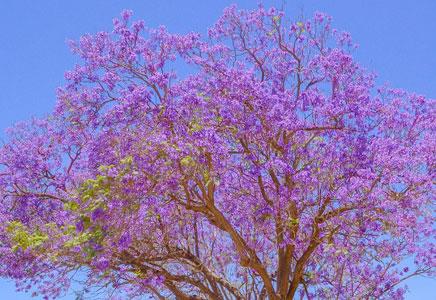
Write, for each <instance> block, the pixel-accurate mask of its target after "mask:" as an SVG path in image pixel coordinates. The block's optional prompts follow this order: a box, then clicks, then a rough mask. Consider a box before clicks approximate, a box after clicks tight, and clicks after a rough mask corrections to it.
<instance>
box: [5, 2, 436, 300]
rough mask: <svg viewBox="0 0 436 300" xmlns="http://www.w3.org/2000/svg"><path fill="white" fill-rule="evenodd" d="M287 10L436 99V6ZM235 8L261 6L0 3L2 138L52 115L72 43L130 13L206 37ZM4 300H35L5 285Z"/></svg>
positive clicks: (426, 287)
mask: <svg viewBox="0 0 436 300" xmlns="http://www.w3.org/2000/svg"><path fill="white" fill-rule="evenodd" d="M282 2H285V3H286V4H285V7H286V11H287V12H288V13H290V14H291V15H301V13H303V14H304V15H306V16H310V15H311V14H312V13H313V12H314V11H315V10H319V11H323V12H326V13H328V14H330V15H331V16H333V20H334V25H335V27H336V28H339V29H343V30H347V31H349V32H351V34H352V36H353V39H354V41H356V42H357V43H359V44H360V48H359V50H358V51H357V53H356V57H357V59H358V60H359V61H360V63H361V64H362V65H364V66H366V67H367V68H368V69H370V70H374V71H376V73H377V74H378V75H379V78H378V81H379V83H384V82H388V83H390V84H391V85H392V86H394V87H401V88H405V89H407V90H409V91H415V92H417V93H421V94H424V95H426V96H428V97H433V98H435V97H436V50H435V49H436V0H419V1H416V0H400V1H399V0H383V1H381V0H352V1H350V0H287V1H281V0H277V1H263V3H264V4H265V5H266V6H271V5H276V6H278V7H279V6H281V4H282ZM231 3H237V4H238V5H239V6H240V7H244V8H252V7H255V6H256V4H257V1H256V0H252V1H248V0H246V1H227V0H220V1H218V0H213V1H212V0H210V1H193V0H179V1H177V0H173V1H170V0H154V1H146V0H142V1H141V0H136V1H134V0H123V1H121V0H117V1H116V0H75V1H59V0H40V1H35V0H0V14H1V17H0V28H1V30H0V91H1V92H0V138H3V137H4V133H3V131H4V129H5V128H7V127H9V126H11V125H12V124H13V123H14V122H16V121H19V120H23V119H29V118H30V117H31V116H43V115H44V114H47V113H49V112H50V111H51V110H52V108H53V106H54V103H55V89H56V87H57V86H59V85H62V83H63V74H64V72H65V71H66V70H68V69H70V68H71V67H72V66H73V64H74V62H75V59H76V58H75V57H74V56H73V55H72V54H70V52H69V50H68V47H67V46H66V44H65V41H66V39H70V38H73V39H75V38H78V37H80V35H82V34H84V33H93V32H96V31H100V30H103V29H107V30H110V29H111V25H112V18H113V17H115V16H117V15H118V14H119V13H120V11H121V10H122V9H124V8H128V9H132V10H133V11H134V14H135V18H140V19H144V20H145V21H146V23H147V25H148V26H150V27H153V26H157V25H160V24H164V25H166V26H167V28H168V29H169V30H170V31H173V32H188V31H200V32H203V33H204V32H206V28H207V27H208V26H210V25H212V24H213V22H214V21H215V20H216V18H217V17H218V16H219V15H220V14H221V12H222V10H223V8H224V7H226V6H228V5H229V4H231ZM408 285H409V288H410V293H409V294H408V296H407V299H408V300H409V299H410V300H415V299H416V300H432V299H435V298H436V296H435V295H436V281H435V280H434V279H433V280H431V279H426V278H416V279H413V280H411V281H410V282H409V284H408ZM0 299H17V300H20V299H30V296H29V295H27V294H23V293H16V292H15V291H14V284H13V283H11V282H8V281H6V280H2V279H0ZM65 299H73V297H72V296H70V297H66V298H65Z"/></svg>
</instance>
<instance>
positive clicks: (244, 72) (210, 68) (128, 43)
mask: <svg viewBox="0 0 436 300" xmlns="http://www.w3.org/2000/svg"><path fill="white" fill-rule="evenodd" d="M130 17H131V13H130V12H128V11H126V12H124V13H123V14H122V16H121V18H119V19H115V20H114V29H113V32H110V33H108V32H99V33H97V34H95V35H85V36H83V37H82V38H81V39H80V40H79V41H77V42H73V43H72V49H73V52H74V53H76V54H77V55H78V56H80V58H81V61H82V63H81V64H80V65H77V66H76V67H75V68H74V69H73V70H71V71H70V72H67V73H66V79H67V84H66V85H65V86H64V87H63V88H60V89H59V90H58V102H57V105H56V108H55V110H54V112H53V113H52V114H51V115H49V116H48V117H47V118H45V119H33V120H31V121H29V122H23V123H20V124H17V125H16V126H15V127H13V128H12V129H10V130H9V138H8V141H7V142H6V143H5V145H3V146H2V147H1V148H0V199H1V207H0V262H1V263H0V275H1V276H4V277H9V278H13V279H14V280H16V281H17V283H18V285H19V288H20V289H23V290H35V292H36V293H41V294H42V295H44V296H46V297H47V298H56V297H58V296H59V295H62V293H63V292H64V291H65V290H66V289H68V288H69V287H70V284H71V283H72V280H73V279H72V276H73V274H74V273H76V272H77V274H79V275H78V278H77V279H78V280H82V281H84V284H85V285H86V286H87V289H89V290H90V291H91V290H93V288H94V289H95V288H96V287H102V288H103V290H104V291H105V292H108V293H109V294H108V295H107V298H109V295H112V296H111V297H116V295H118V296H119V297H128V298H135V297H144V296H151V297H154V298H156V299H173V298H177V299H271V300H273V299H293V298H299V297H303V298H307V299H402V298H403V297H404V293H405V292H406V290H405V288H404V284H403V281H404V279H407V278H409V277H411V276H414V275H420V274H427V275H434V266H435V263H436V259H435V255H436V249H435V245H434V236H435V233H436V232H435V230H434V202H433V199H434V198H433V197H434V195H433V192H434V187H433V182H432V180H433V177H434V166H435V158H434V153H435V146H436V140H435V135H434V132H435V124H436V123H435V116H436V112H435V105H434V104H435V101H434V100H432V99H427V98H425V97H423V96H420V95H416V94H410V93H407V92H404V91H402V90H396V89H390V88H388V87H382V88H379V89H376V88H374V75H373V74H372V73H369V72H367V71H365V70H364V69H363V68H361V67H360V66H359V65H358V64H357V63H356V62H355V61H354V60H353V57H352V55H351V51H352V50H353V49H354V44H353V43H352V41H351V39H350V36H349V35H348V34H347V33H341V32H339V31H336V30H334V29H332V28H331V25H330V18H329V17H328V16H325V15H324V14H321V13H317V14H315V16H314V18H313V19H311V20H301V21H298V22H291V21H289V20H288V19H287V18H286V16H285V15H284V13H283V12H282V11H279V10H276V9H269V10H267V9H264V8H263V7H259V8H258V9H256V10H254V11H244V10H242V11H240V10H238V9H237V8H236V7H234V6H232V7H229V8H228V9H226V10H225V11H224V14H223V16H222V17H221V18H220V19H219V20H218V22H217V23H216V24H215V25H214V26H213V27H212V28H210V29H209V31H208V37H207V38H204V37H202V36H201V35H200V34H198V33H189V34H184V35H180V34H171V33H169V32H167V31H166V30H165V28H163V27H161V28H158V29H152V30H149V29H145V27H144V24H143V22H133V23H132V21H130V19H131V18H130ZM177 69H179V70H180V71H179V72H178V73H177V72H176V70H177Z"/></svg>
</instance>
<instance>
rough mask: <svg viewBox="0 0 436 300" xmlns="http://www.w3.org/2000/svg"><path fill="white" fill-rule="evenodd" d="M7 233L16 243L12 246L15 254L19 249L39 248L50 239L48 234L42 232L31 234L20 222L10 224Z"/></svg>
mask: <svg viewBox="0 0 436 300" xmlns="http://www.w3.org/2000/svg"><path fill="white" fill-rule="evenodd" d="M6 232H7V233H8V234H10V236H11V239H12V241H13V243H14V245H13V246H12V251H14V252H15V251H17V250H18V249H22V250H26V249H28V248H32V249H33V248H37V247H38V246H41V245H42V244H43V243H44V242H45V241H46V240H47V239H48V236H47V234H45V233H43V232H41V231H40V230H36V232H34V233H31V232H29V231H28V230H27V228H26V226H25V225H24V224H23V223H21V222H20V221H12V222H10V223H8V225H7V227H6Z"/></svg>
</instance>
